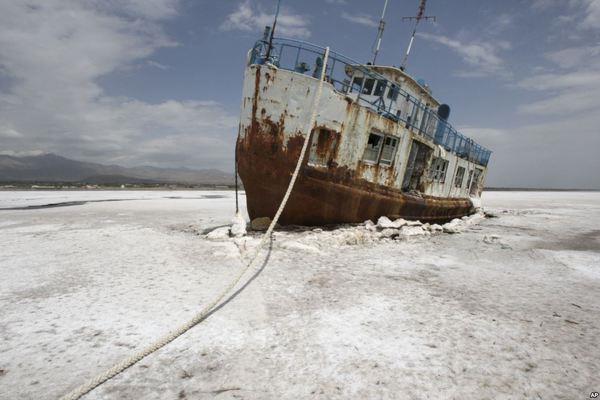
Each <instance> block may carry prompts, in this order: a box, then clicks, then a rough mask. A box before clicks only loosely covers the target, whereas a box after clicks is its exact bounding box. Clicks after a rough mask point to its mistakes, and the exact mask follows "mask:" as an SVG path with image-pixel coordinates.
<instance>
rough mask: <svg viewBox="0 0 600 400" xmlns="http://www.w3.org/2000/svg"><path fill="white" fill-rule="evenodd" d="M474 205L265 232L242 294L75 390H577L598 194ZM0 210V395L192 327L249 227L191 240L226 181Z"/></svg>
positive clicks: (312, 394) (197, 395) (584, 382)
mask: <svg viewBox="0 0 600 400" xmlns="http://www.w3.org/2000/svg"><path fill="white" fill-rule="evenodd" d="M242 203H244V198H243V196H242ZM483 204H484V207H485V209H486V211H488V212H490V213H491V214H492V215H494V216H495V217H494V218H486V219H483V220H482V221H480V222H479V223H477V224H473V225H470V226H468V227H467V228H465V229H464V230H463V231H462V232H461V233H457V234H447V233H437V234H431V235H422V236H415V237H407V238H403V239H402V240H392V239H386V238H381V239H376V238H375V239H374V237H373V235H371V236H369V235H365V234H364V231H365V229H364V227H363V226H359V227H343V228H339V229H333V230H330V229H326V230H320V229H317V230H312V229H307V230H291V231H290V230H286V231H279V232H276V234H275V235H274V240H273V242H272V243H271V249H270V251H268V252H267V251H266V250H265V252H264V253H263V255H264V257H268V261H267V262H266V264H265V268H264V270H262V272H261V274H260V275H259V276H258V277H257V278H256V279H255V280H254V281H253V282H252V283H251V284H250V285H249V286H248V287H247V288H246V289H245V290H244V291H243V292H242V293H241V294H240V295H239V296H237V297H236V298H234V299H232V300H231V301H230V302H229V303H228V304H227V305H226V306H225V307H223V308H222V309H221V310H219V311H218V312H217V313H215V314H214V315H212V316H211V317H210V318H208V319H207V320H206V321H204V322H203V323H202V324H200V325H198V326H196V327H195V328H193V329H192V330H191V331H189V332H188V333H187V334H185V335H184V336H182V337H180V338H179V339H177V340H175V341H174V342H172V343H171V344H169V345H167V346H166V347H165V348H163V349H161V350H159V351H158V352H156V353H155V354H153V355H151V356H149V357H147V358H146V359H144V360H142V361H141V362H140V363H138V364H137V365H135V366H133V367H132V368H130V369H129V370H127V371H125V372H124V373H123V374H121V375H119V376H117V377H115V378H114V379H112V380H110V381H108V382H107V383H105V384H104V385H102V386H101V387H99V388H97V389H96V390H94V391H93V392H91V393H89V394H88V395H87V396H86V397H84V398H85V399H139V398H144V399H186V398H188V399H212V398H216V399H234V398H237V399H303V398H310V399H348V398H356V399H366V398H378V399H421V398H441V399H450V398H456V399H509V398H511V399H521V398H523V399H530V398H533V399H576V398H582V399H584V398H589V395H590V392H592V391H600V389H599V388H600V379H599V378H598V376H600V374H599V373H598V371H599V369H598V366H599V362H600V348H599V346H598V343H600V321H599V319H600V193H598V192H488V193H485V194H484V198H483ZM0 209H1V210H0V251H1V254H0V274H1V276H2V277H3V278H2V279H1V280H0V338H1V341H0V398H2V399H4V398H6V399H17V398H18V399H55V398H58V397H59V396H60V395H62V394H65V393H67V392H68V391H69V390H71V389H73V388H74V387H76V386H77V385H79V384H81V383H83V381H85V380H86V379H88V378H90V377H92V376H94V375H96V374H97V373H99V372H102V371H103V370H104V369H106V368H108V367H110V366H111V365H112V364H114V363H115V362H118V361H120V360H121V359H122V358H124V357H127V356H129V355H130V354H131V353H132V352H133V351H135V349H138V348H140V347H143V346H144V345H145V344H147V343H149V342H150V341H152V340H154V339H155V338H157V337H158V336H161V335H162V334H164V333H166V332H167V331H169V330H170V329H171V328H173V327H174V326H176V325H177V324H179V323H182V322H184V321H186V320H187V319H188V318H190V317H191V316H192V315H193V314H194V313H195V312H196V311H198V310H199V309H201V308H202V307H203V305H205V304H207V303H209V302H210V301H211V300H212V299H213V297H214V296H215V295H216V294H217V293H218V292H219V291H221V289H222V288H223V287H224V286H225V285H227V283H228V280H229V279H231V278H232V277H233V276H234V275H235V274H236V273H237V272H238V271H239V269H240V268H242V259H245V257H247V256H248V255H249V254H250V253H251V250H252V249H253V248H254V246H256V244H257V243H258V241H259V239H258V238H259V236H258V235H257V234H253V235H250V236H248V237H243V238H238V239H223V240H209V239H207V238H206V236H205V235H204V233H206V232H208V231H210V230H212V229H214V228H216V227H219V226H223V225H227V224H229V223H230V221H231V218H232V214H233V209H234V193H233V192H230V191H222V192H218V191H75V192H66V191H54V192H53V191H47V192H45V191H36V192H29V191H0ZM264 257H263V258H264Z"/></svg>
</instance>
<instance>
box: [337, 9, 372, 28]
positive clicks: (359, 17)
mask: <svg viewBox="0 0 600 400" xmlns="http://www.w3.org/2000/svg"><path fill="white" fill-rule="evenodd" d="M342 18H343V19H345V20H346V21H350V22H353V23H355V24H359V25H364V26H368V27H371V28H376V27H377V26H378V25H379V23H378V22H377V21H375V20H374V19H373V17H372V16H370V15H369V14H363V13H360V14H348V13H347V12H343V13H342Z"/></svg>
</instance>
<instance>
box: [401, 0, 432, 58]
mask: <svg viewBox="0 0 600 400" xmlns="http://www.w3.org/2000/svg"><path fill="white" fill-rule="evenodd" d="M426 3H427V0H421V3H420V4H419V11H418V12H417V15H416V16H414V17H402V21H411V20H414V21H415V26H414V28H413V32H412V35H411V37H410V42H409V43H408V48H407V49H406V54H405V55H404V58H403V59H402V64H400V69H402V70H404V69H405V68H406V62H407V61H408V55H409V54H410V49H411V48H412V45H413V41H414V40H415V34H416V33H417V27H418V26H419V22H421V20H423V19H424V20H426V21H427V20H430V19H431V20H433V21H435V16H430V15H427V16H426V15H425V4H426Z"/></svg>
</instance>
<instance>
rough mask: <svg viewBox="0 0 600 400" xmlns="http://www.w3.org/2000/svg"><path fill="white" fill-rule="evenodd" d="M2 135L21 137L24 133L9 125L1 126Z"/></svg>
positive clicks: (0, 133)
mask: <svg viewBox="0 0 600 400" xmlns="http://www.w3.org/2000/svg"><path fill="white" fill-rule="evenodd" d="M0 137H5V138H20V137H23V134H22V133H21V132H19V131H17V130H15V129H14V128H11V127H9V126H0Z"/></svg>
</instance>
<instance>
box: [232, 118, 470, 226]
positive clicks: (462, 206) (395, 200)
mask: <svg viewBox="0 0 600 400" xmlns="http://www.w3.org/2000/svg"><path fill="white" fill-rule="evenodd" d="M252 126H253V127H255V129H250V131H249V132H247V134H246V136H245V137H244V138H239V139H238V143H237V159H238V171H239V175H240V178H241V179H242V182H243V184H244V188H245V192H246V203H247V208H248V214H249V215H250V218H251V219H254V218H259V217H269V218H273V216H274V215H275V213H276V212H277V209H278V207H279V204H280V203H281V201H282V199H283V196H284V194H285V191H286V189H287V187H288V185H289V182H290V179H291V176H292V173H293V170H294V168H295V165H296V162H297V160H298V158H299V156H300V151H301V147H302V143H303V140H304V137H303V136H297V137H296V138H295V139H292V140H290V142H288V145H287V147H286V148H285V150H284V147H283V146H282V144H281V143H280V142H279V141H278V140H277V135H273V132H277V129H273V130H269V131H268V132H264V131H263V130H261V129H258V128H259V127H260V126H261V124H258V123H256V124H252ZM356 175H357V174H356V173H355V172H354V171H351V170H348V169H345V168H339V167H336V166H330V167H329V168H327V169H322V168H314V167H311V166H309V165H308V164H307V160H306V159H305V160H303V165H302V169H301V171H300V173H299V176H298V179H297V181H296V184H295V186H294V189H293V190H292V193H291V195H290V198H289V200H288V202H287V204H286V207H285V209H284V211H283V213H282V214H281V217H280V219H279V223H280V224H282V225H290V224H293V225H305V226H315V225H330V224H342V223H360V222H364V221H365V220H373V221H377V219H378V218H379V217H381V216H387V217H389V218H391V219H396V218H405V219H410V220H420V221H422V222H430V223H443V222H447V221H450V220H452V219H453V218H460V217H463V216H465V215H469V214H472V213H473V212H474V208H473V204H472V203H471V201H470V200H469V199H465V198H442V197H434V196H412V195H409V194H407V193H403V192H401V191H400V190H397V189H393V188H389V187H386V186H384V185H377V184H373V183H371V182H367V181H365V180H362V179H357V178H356V177H355V176H356Z"/></svg>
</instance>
